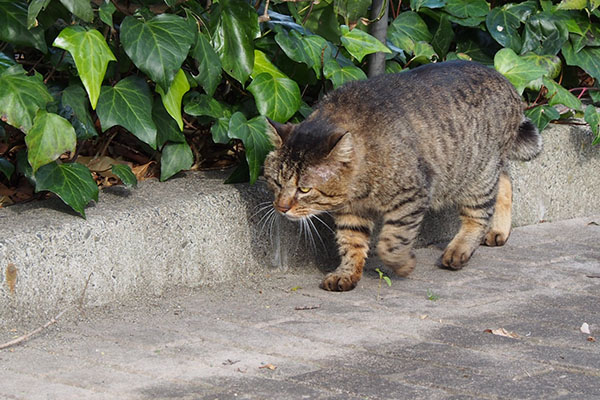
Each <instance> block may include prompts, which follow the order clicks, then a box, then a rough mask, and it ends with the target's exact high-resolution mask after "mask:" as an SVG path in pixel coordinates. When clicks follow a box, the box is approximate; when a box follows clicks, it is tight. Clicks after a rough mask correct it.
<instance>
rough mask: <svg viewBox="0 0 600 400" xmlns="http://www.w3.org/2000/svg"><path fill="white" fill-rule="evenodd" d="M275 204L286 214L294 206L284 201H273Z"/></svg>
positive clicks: (276, 207) (278, 209)
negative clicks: (283, 202)
mask: <svg viewBox="0 0 600 400" xmlns="http://www.w3.org/2000/svg"><path fill="white" fill-rule="evenodd" d="M273 206H274V207H275V209H276V210H277V211H279V212H280V213H282V214H285V213H286V212H288V211H290V209H291V208H292V206H291V205H290V204H282V203H273Z"/></svg>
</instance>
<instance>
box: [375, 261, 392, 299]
mask: <svg viewBox="0 0 600 400" xmlns="http://www.w3.org/2000/svg"><path fill="white" fill-rule="evenodd" d="M375 271H377V273H378V274H379V286H378V287H377V301H379V299H380V298H381V282H382V281H385V283H387V285H388V286H392V280H391V279H390V277H389V276H387V275H386V274H384V273H383V271H382V270H380V269H379V268H375Z"/></svg>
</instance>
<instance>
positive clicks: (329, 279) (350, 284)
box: [321, 272, 360, 292]
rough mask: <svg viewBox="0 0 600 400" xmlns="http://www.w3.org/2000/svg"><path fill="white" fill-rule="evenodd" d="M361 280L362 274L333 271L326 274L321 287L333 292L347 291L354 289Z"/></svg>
mask: <svg viewBox="0 0 600 400" xmlns="http://www.w3.org/2000/svg"><path fill="white" fill-rule="evenodd" d="M359 280H360V276H357V275H352V274H340V273H339V272H332V273H329V274H327V275H325V278H324V279H323V282H321V289H325V290H329V291H331V292H347V291H349V290H352V289H354V288H355V287H356V284H357V283H358V281H359Z"/></svg>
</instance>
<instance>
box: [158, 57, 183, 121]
mask: <svg viewBox="0 0 600 400" xmlns="http://www.w3.org/2000/svg"><path fill="white" fill-rule="evenodd" d="M188 90H190V84H189V82H188V80H187V78H186V76H185V72H183V70H181V69H180V70H179V72H177V75H175V79H173V83H171V87H170V88H169V91H168V92H167V93H165V92H164V91H163V90H162V89H161V88H160V86H157V87H156V91H157V92H158V94H160V97H161V98H162V102H163V104H164V106H165V109H166V110H167V111H168V113H169V115H171V117H173V119H174V120H175V121H176V122H177V125H178V126H179V130H181V131H183V119H182V117H181V100H182V99H183V95H184V94H186V93H187V91H188Z"/></svg>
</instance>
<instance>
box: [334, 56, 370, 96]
mask: <svg viewBox="0 0 600 400" xmlns="http://www.w3.org/2000/svg"><path fill="white" fill-rule="evenodd" d="M323 74H324V75H325V78H327V79H329V80H331V82H332V83H333V88H334V89H337V88H338V87H340V86H342V85H343V84H344V83H346V82H350V81H358V80H362V79H367V75H366V74H365V73H364V72H363V70H362V69H360V68H358V67H356V66H354V65H352V66H350V65H349V66H345V67H343V68H342V67H340V65H339V64H338V62H337V61H335V60H334V59H329V60H327V61H326V62H325V66H324V67H323Z"/></svg>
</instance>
